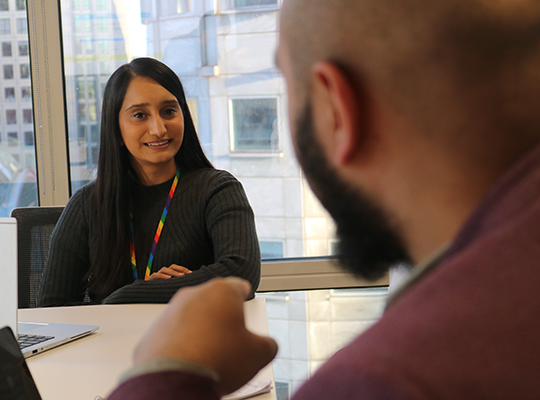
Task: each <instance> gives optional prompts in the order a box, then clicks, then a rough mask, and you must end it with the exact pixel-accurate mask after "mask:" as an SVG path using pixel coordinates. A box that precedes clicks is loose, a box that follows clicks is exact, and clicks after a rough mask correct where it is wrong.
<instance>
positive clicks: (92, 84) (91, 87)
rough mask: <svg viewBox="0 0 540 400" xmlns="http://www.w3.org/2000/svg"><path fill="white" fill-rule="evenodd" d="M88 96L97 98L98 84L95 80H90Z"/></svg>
mask: <svg viewBox="0 0 540 400" xmlns="http://www.w3.org/2000/svg"><path fill="white" fill-rule="evenodd" d="M88 98H89V99H95V98H96V84H95V82H93V81H89V82H88Z"/></svg>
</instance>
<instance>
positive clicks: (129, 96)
mask: <svg viewBox="0 0 540 400" xmlns="http://www.w3.org/2000/svg"><path fill="white" fill-rule="evenodd" d="M118 122H119V125H120V131H121V133H122V140H123V142H124V145H125V146H126V147H127V149H128V151H129V153H130V162H131V166H132V167H133V169H134V170H135V172H136V173H137V176H138V177H139V179H140V180H141V183H143V184H157V183H161V182H164V181H166V180H168V179H170V178H171V177H172V176H173V175H174V174H175V172H176V164H175V161H174V156H175V155H176V153H177V152H178V150H179V149H180V146H181V145H182V140H183V139H184V117H183V115H182V110H181V108H180V104H179V103H178V100H177V99H176V97H175V96H174V95H173V94H172V93H170V92H169V91H168V90H167V89H165V88H164V87H163V86H161V85H160V84H158V83H157V82H156V81H154V80H152V79H150V78H146V77H139V76H137V77H135V78H133V79H132V81H131V82H130V84H129V86H128V89H127V91H126V96H125V97H124V102H123V103H122V108H121V109H120V114H119V116H118Z"/></svg>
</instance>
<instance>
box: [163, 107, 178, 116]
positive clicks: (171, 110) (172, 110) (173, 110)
mask: <svg viewBox="0 0 540 400" xmlns="http://www.w3.org/2000/svg"><path fill="white" fill-rule="evenodd" d="M175 113H176V109H175V108H169V109H167V110H165V114H166V115H172V114H175Z"/></svg>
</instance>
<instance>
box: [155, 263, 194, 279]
mask: <svg viewBox="0 0 540 400" xmlns="http://www.w3.org/2000/svg"><path fill="white" fill-rule="evenodd" d="M191 272H192V271H191V270H189V269H187V268H186V267H182V266H181V265H176V264H171V266H170V267H163V268H161V269H160V270H159V271H158V272H154V273H153V274H152V275H150V276H149V277H148V279H147V280H148V281H153V280H156V279H170V278H175V277H177V276H184V275H186V274H191Z"/></svg>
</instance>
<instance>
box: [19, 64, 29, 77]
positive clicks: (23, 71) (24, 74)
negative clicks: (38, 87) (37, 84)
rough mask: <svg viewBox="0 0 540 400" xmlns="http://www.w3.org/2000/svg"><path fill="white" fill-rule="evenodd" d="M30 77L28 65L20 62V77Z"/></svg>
mask: <svg viewBox="0 0 540 400" xmlns="http://www.w3.org/2000/svg"><path fill="white" fill-rule="evenodd" d="M29 77H30V65H28V64H21V79H25V78H29Z"/></svg>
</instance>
